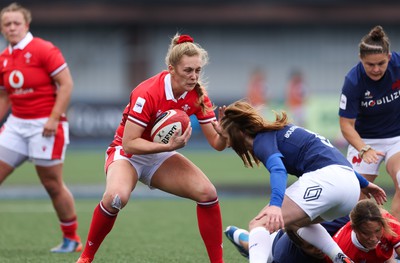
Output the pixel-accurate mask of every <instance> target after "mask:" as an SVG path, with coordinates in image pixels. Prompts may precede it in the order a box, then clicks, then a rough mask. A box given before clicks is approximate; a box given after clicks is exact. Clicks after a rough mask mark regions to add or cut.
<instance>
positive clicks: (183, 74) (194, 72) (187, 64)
mask: <svg viewBox="0 0 400 263" xmlns="http://www.w3.org/2000/svg"><path fill="white" fill-rule="evenodd" d="M201 67H202V61H201V58H200V56H192V57H189V56H186V55H184V56H183V57H182V59H181V60H180V62H179V63H178V64H177V65H176V66H171V65H170V66H169V67H168V69H169V72H170V73H171V82H172V89H173V91H174V93H175V94H176V95H179V96H180V95H182V93H183V92H185V91H190V90H192V89H194V87H195V86H196V84H197V83H198V81H199V77H200V72H201Z"/></svg>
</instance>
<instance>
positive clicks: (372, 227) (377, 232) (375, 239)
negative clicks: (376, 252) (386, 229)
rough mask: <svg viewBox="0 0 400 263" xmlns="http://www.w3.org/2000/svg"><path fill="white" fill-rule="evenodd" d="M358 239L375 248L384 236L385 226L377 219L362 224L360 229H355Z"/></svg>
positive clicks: (362, 243)
mask: <svg viewBox="0 0 400 263" xmlns="http://www.w3.org/2000/svg"><path fill="white" fill-rule="evenodd" d="M354 232H355V233H356V235H357V239H358V241H359V242H360V243H361V245H363V246H364V247H366V248H368V249H374V248H375V247H376V245H378V243H379V241H380V240H381V238H382V236H383V226H382V224H381V223H379V222H376V221H367V222H365V223H363V224H361V227H360V229H359V230H354Z"/></svg>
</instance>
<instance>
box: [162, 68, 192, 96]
mask: <svg viewBox="0 0 400 263" xmlns="http://www.w3.org/2000/svg"><path fill="white" fill-rule="evenodd" d="M164 85H165V96H166V97H167V100H173V101H175V102H176V101H177V100H176V99H175V98H174V93H173V92H172V85H171V74H167V75H165V78H164ZM186 94H187V91H185V92H184V93H183V94H182V95H181V96H180V97H179V98H178V100H180V99H184V98H185V97H186Z"/></svg>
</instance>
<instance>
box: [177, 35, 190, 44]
mask: <svg viewBox="0 0 400 263" xmlns="http://www.w3.org/2000/svg"><path fill="white" fill-rule="evenodd" d="M185 42H192V43H193V38H192V37H191V36H189V35H181V36H180V37H179V39H178V42H176V43H177V44H182V43H185Z"/></svg>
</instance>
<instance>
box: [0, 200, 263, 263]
mask: <svg viewBox="0 0 400 263" xmlns="http://www.w3.org/2000/svg"><path fill="white" fill-rule="evenodd" d="M97 203H98V200H77V203H76V205H77V212H78V216H79V223H80V226H79V233H80V235H81V236H82V238H84V239H86V235H87V231H88V227H89V224H90V220H91V216H92V212H93V208H94V207H95V206H96V205H97ZM264 205H265V198H252V199H248V198H242V199H224V198H222V199H221V209H222V214H223V225H224V226H227V225H229V224H236V225H238V226H241V227H245V228H246V227H247V224H248V221H249V220H250V218H251V217H252V216H254V215H255V214H256V212H258V210H259V209H260V208H261V207H263V206H264ZM238 208H240V212H238ZM195 211H196V209H195V204H194V203H193V202H192V201H189V200H184V199H148V200H144V199H141V200H131V201H130V203H129V204H128V206H127V207H126V208H125V209H124V210H123V211H122V212H121V213H120V215H119V216H118V219H117V222H116V224H115V226H114V229H113V231H111V233H110V234H109V236H108V237H107V238H106V240H105V241H104V243H103V244H102V246H101V247H100V249H99V251H98V253H97V255H96V262H137V263H140V262H142V263H145V262H146V263H147V262H148V263H150V262H151V263H158V262H160V263H165V262H179V263H181V262H182V263H183V262H188V263H189V262H190V263H195V262H208V257H207V255H206V251H205V248H204V245H203V242H202V240H201V238H200V235H199V233H198V230H197V220H196V215H195ZM0 218H1V223H0V233H1V236H0V262H4V263H8V262H10V263H11V262H12V263H19V262H21V263H22V262H32V263H35V262H42V263H46V262H52V263H54V262H74V261H75V260H76V259H77V258H78V257H79V254H78V253H74V254H66V255H63V254H61V255H60V254H51V253H49V252H48V250H49V248H50V247H51V246H53V245H56V244H57V243H58V242H59V241H60V237H61V232H60V230H59V226H58V223H57V219H56V216H55V214H54V212H53V210H52V207H51V204H50V202H49V201H47V200H15V201H10V200H7V201H4V200H0ZM224 243H225V261H226V262H230V263H235V262H246V260H245V259H244V258H242V257H241V256H240V255H239V254H238V253H237V251H236V249H235V248H234V247H233V245H232V244H230V243H229V241H228V240H227V239H226V238H225V236H224Z"/></svg>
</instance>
